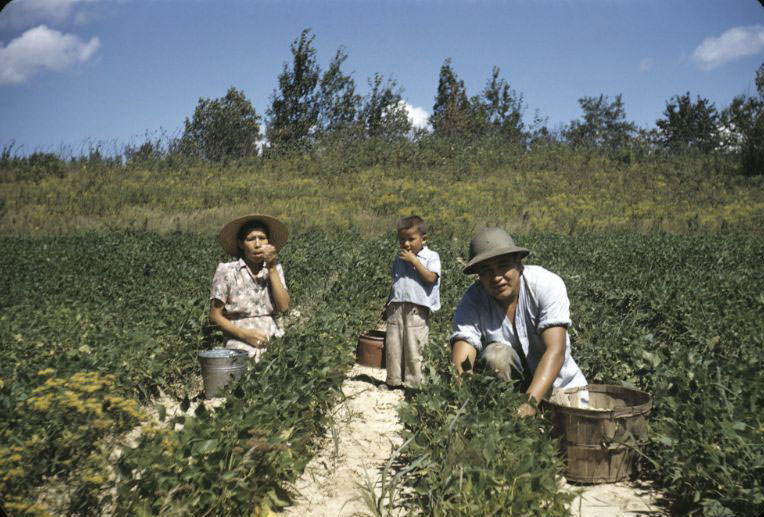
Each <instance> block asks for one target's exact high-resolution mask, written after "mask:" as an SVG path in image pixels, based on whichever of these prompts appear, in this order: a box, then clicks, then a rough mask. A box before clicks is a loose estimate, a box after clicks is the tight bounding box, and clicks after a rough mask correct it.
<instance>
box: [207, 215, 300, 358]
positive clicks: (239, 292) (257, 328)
mask: <svg viewBox="0 0 764 517" xmlns="http://www.w3.org/2000/svg"><path fill="white" fill-rule="evenodd" d="M287 236H288V230H287V227H286V226H285V225H284V224H283V223H282V222H281V221H279V220H278V219H275V218H273V217H269V216H267V215H260V214H256V215H248V216H245V217H240V218H239V219H235V220H233V221H231V222H229V223H228V224H226V225H225V226H224V227H223V229H222V230H221V231H220V234H219V235H218V241H219V242H220V245H221V246H222V247H223V249H224V250H225V251H226V252H227V253H228V254H229V255H231V256H232V257H235V258H236V260H234V261H232V262H223V263H220V264H218V267H217V270H216V271H215V276H214V278H213V279H212V289H211V290H210V320H212V322H213V323H214V324H215V325H217V326H218V327H220V329H221V330H222V331H223V333H224V334H225V336H226V341H225V346H226V348H234V349H239V350H244V351H246V352H247V353H248V354H249V356H250V357H254V358H255V360H256V361H257V360H259V359H260V356H261V355H262V353H263V352H264V351H265V347H266V346H267V343H268V340H269V339H270V338H271V337H272V336H281V335H283V333H284V332H283V331H282V330H281V329H280V328H279V326H278V325H277V324H276V320H275V319H274V317H273V315H274V313H276V312H284V311H286V310H287V309H288V308H289V292H288V291H287V288H286V281H285V280H284V270H283V269H282V268H281V264H279V261H278V252H279V251H280V250H281V248H282V247H283V246H284V244H286V241H287Z"/></svg>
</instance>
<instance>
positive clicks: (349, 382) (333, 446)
mask: <svg viewBox="0 0 764 517" xmlns="http://www.w3.org/2000/svg"><path fill="white" fill-rule="evenodd" d="M384 379H385V371H384V370H380V369H376V368H368V367H365V366H360V365H355V366H354V367H353V368H352V369H351V370H350V372H349V373H348V375H347V378H346V380H345V382H344V383H343V385H342V393H343V394H344V396H345V400H343V401H342V402H340V404H338V405H337V406H336V408H335V410H334V413H333V420H334V422H333V424H332V425H331V426H330V428H329V431H328V432H327V434H326V436H324V437H323V438H322V441H321V444H320V451H319V453H318V454H317V455H316V456H315V457H314V458H313V459H312V460H311V461H310V463H308V466H307V467H306V468H305V472H304V473H303V475H302V477H301V478H300V479H299V480H298V481H297V482H296V483H295V486H294V488H295V489H296V490H297V491H298V493H299V494H300V496H299V498H298V499H297V501H296V502H295V505H293V506H291V507H289V508H287V509H286V510H285V511H284V512H282V513H280V514H279V515H284V516H289V517H344V516H358V515H373V514H372V513H371V511H370V509H369V507H368V506H367V503H365V502H364V499H365V494H366V496H368V490H364V488H362V487H365V486H373V487H375V495H376V497H377V498H378V497H379V493H380V487H379V485H380V483H379V482H380V478H381V472H382V470H383V468H384V466H385V464H386V463H387V461H388V459H389V458H390V456H391V454H392V453H393V452H394V450H395V448H396V447H399V446H400V445H401V444H402V439H401V437H400V435H399V432H400V431H401V429H402V426H401V424H400V422H399V421H398V414H397V408H398V405H399V404H400V402H401V401H402V400H403V393H402V392H401V391H397V390H396V391H387V390H383V389H380V388H379V386H380V385H382V384H384ZM564 486H565V488H566V489H568V490H571V491H574V492H576V493H577V494H578V495H577V497H576V499H575V501H574V502H573V504H572V505H571V508H570V509H571V514H572V515H573V516H575V517H637V516H639V517H646V516H654V517H657V516H662V515H664V513H663V512H662V511H661V510H660V508H659V506H657V501H658V496H657V494H656V493H655V492H654V491H652V490H650V489H649V486H646V487H643V488H637V487H635V486H634V485H632V484H630V483H613V484H602V485H569V484H567V483H566V484H565V485H564ZM392 513H393V515H405V512H403V511H401V510H399V511H397V512H395V511H394V512H392Z"/></svg>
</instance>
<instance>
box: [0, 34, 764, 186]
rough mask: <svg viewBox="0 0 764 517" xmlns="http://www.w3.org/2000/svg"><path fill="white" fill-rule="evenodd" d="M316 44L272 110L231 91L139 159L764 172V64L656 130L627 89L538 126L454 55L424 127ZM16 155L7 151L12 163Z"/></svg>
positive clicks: (515, 100)
mask: <svg viewBox="0 0 764 517" xmlns="http://www.w3.org/2000/svg"><path fill="white" fill-rule="evenodd" d="M314 40H315V35H314V34H313V33H312V31H311V30H310V29H305V30H303V31H302V33H301V34H300V36H299V37H298V38H296V39H295V40H294V41H293V42H292V43H291V45H290V50H291V54H292V59H291V62H287V63H284V65H283V69H282V71H281V73H280V74H279V75H278V78H277V87H276V88H275V89H274V90H273V93H272V95H271V97H270V99H269V100H270V102H269V106H268V108H267V110H266V113H265V116H262V115H260V114H258V113H257V112H256V110H255V108H254V106H253V105H252V103H251V102H250V101H249V99H247V97H246V96H245V94H244V92H243V91H241V90H238V89H236V88H234V87H231V88H230V89H229V90H228V91H227V92H226V94H225V95H224V96H222V97H220V98H216V99H206V98H200V99H199V101H198V103H197V105H196V108H195V109H194V112H193V114H192V116H191V117H190V118H188V117H187V118H186V119H185V121H184V123H183V132H182V135H181V136H180V137H178V138H173V139H172V140H171V142H170V143H169V145H167V146H166V147H165V148H164V149H163V148H162V147H163V146H162V145H161V144H160V143H159V142H157V141H155V142H152V141H151V140H149V139H147V140H146V142H145V143H143V144H142V145H140V146H135V147H132V146H129V147H128V149H127V150H126V152H125V155H126V158H127V160H128V161H144V160H145V159H148V158H156V157H158V156H161V155H162V154H164V153H166V154H172V155H173V156H181V157H188V158H194V159H202V160H209V161H214V162H218V161H230V160H238V159H242V158H248V157H252V156H259V155H262V156H265V157H269V156H276V155H280V154H283V153H288V152H308V151H310V152H314V151H316V150H321V149H322V148H326V147H328V146H331V145H332V144H334V143H337V142H340V143H344V144H346V143H347V142H364V141H373V142H374V143H375V144H377V143H381V144H383V145H384V144H392V143H396V144H398V145H406V144H409V143H413V144H423V143H424V144H426V143H429V142H437V143H443V142H445V143H449V142H451V143H453V144H458V145H460V146H464V145H470V144H481V143H486V142H489V143H490V144H492V145H500V146H512V148H513V149H517V152H527V151H529V150H532V149H533V148H535V147H538V146H544V145H564V146H569V147H572V148H574V149H582V150H585V151H587V152H589V151H596V152H600V153H605V154H608V155H612V156H616V157H617V156H618V155H619V153H621V154H623V153H624V152H628V151H629V150H633V149H635V148H638V149H641V150H644V151H647V152H648V153H660V152H671V153H677V152H696V153H714V154H719V153H723V154H731V155H734V156H735V158H736V159H737V160H738V164H739V170H740V171H741V172H742V173H744V174H746V175H761V174H764V63H762V65H761V66H760V67H759V69H758V70H757V72H756V78H755V79H756V93H755V94H754V95H752V96H748V95H738V96H736V97H735V98H733V99H732V101H731V102H730V104H729V106H727V107H725V108H723V109H721V110H717V108H716V106H715V105H714V104H713V103H712V102H711V101H709V100H708V99H706V98H703V97H701V96H696V97H695V98H694V99H693V98H692V96H691V95H690V92H689V91H688V92H686V93H683V94H679V95H675V96H673V97H671V98H670V99H668V100H667V101H666V107H665V110H664V111H663V114H662V117H661V118H659V119H658V120H657V121H656V123H655V128H651V129H645V128H639V127H638V126H637V125H636V124H635V123H634V122H632V121H629V120H628V119H627V117H626V111H625V108H624V103H623V98H622V96H621V95H620V94H619V95H616V96H615V97H613V98H611V97H609V96H606V95H599V96H598V97H582V98H580V99H578V103H579V106H580V108H581V112H582V115H581V117H580V118H579V119H576V120H573V121H571V122H570V123H568V124H564V125H562V126H561V127H558V128H556V129H550V128H549V127H548V125H547V119H546V118H544V117H542V116H540V115H539V113H538V111H537V112H536V113H535V115H534V116H533V120H532V121H531V122H526V121H525V116H524V115H525V111H526V109H527V106H526V104H525V102H524V99H523V95H522V94H521V93H519V92H517V91H515V90H514V89H512V88H511V87H510V84H509V82H508V81H507V80H506V79H505V78H503V77H502V76H501V71H500V69H499V68H498V67H493V69H492V70H491V74H490V76H489V77H488V79H487V81H486V84H485V87H484V88H483V89H482V90H481V91H480V92H479V93H477V94H474V95H471V96H470V95H468V93H467V90H466V88H465V85H464V81H463V80H461V79H460V78H459V76H458V74H457V73H456V71H455V70H454V67H453V64H452V62H451V59H450V58H447V59H445V61H444V62H443V64H442V65H441V67H440V73H439V77H438V87H437V92H436V94H435V100H434V104H433V106H432V114H431V115H430V117H429V121H428V122H429V129H421V128H420V129H415V128H413V127H412V123H411V121H410V119H409V116H408V110H407V109H406V105H405V102H404V100H403V90H402V88H401V87H400V86H399V85H398V84H397V82H396V81H395V80H394V79H392V78H387V79H386V78H384V77H383V76H382V75H381V74H378V73H377V74H375V75H374V76H373V77H371V78H369V79H368V86H369V91H368V93H367V94H366V95H365V96H362V95H360V94H359V93H358V91H357V88H356V82H355V80H354V79H353V77H352V76H351V75H350V74H348V73H346V72H345V71H344V70H343V65H344V63H345V61H346V60H347V57H348V55H347V52H346V51H345V49H344V48H341V47H340V48H339V49H337V51H336V53H335V55H334V57H333V59H332V60H331V62H330V63H329V66H328V67H327V68H326V69H325V70H322V69H321V67H320V66H319V63H318V61H317V57H316V48H315V46H314ZM35 154H41V153H35ZM9 155H10V150H9V148H6V149H5V150H4V151H3V156H1V157H0V160H5V159H8V158H9ZM35 158H36V159H37V160H38V161H39V160H40V157H39V156H36V157H35ZM43 158H44V157H43Z"/></svg>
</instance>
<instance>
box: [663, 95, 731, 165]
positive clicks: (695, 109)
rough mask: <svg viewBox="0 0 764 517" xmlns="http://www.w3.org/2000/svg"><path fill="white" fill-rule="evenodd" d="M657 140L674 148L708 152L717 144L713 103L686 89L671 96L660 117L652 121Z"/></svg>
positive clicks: (717, 117)
mask: <svg viewBox="0 0 764 517" xmlns="http://www.w3.org/2000/svg"><path fill="white" fill-rule="evenodd" d="M655 125H656V126H658V131H659V141H660V143H661V144H663V145H664V146H666V147H667V148H669V149H671V150H674V151H686V150H691V149H692V150H698V151H701V152H706V153H707V152H711V151H713V150H714V149H716V148H717V147H718V145H719V133H718V127H719V114H718V113H717V111H716V107H715V106H714V104H713V103H712V102H711V101H709V100H708V99H706V98H703V97H700V96H697V97H696V98H695V102H692V99H691V98H690V92H687V93H685V94H684V95H675V96H673V97H672V98H671V99H670V100H668V101H667V102H666V109H665V110H664V112H663V118H661V119H658V120H656V121H655Z"/></svg>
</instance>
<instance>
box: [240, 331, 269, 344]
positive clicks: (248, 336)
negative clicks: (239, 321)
mask: <svg viewBox="0 0 764 517" xmlns="http://www.w3.org/2000/svg"><path fill="white" fill-rule="evenodd" d="M239 332H240V336H239V337H240V338H241V339H242V341H244V342H246V343H247V344H249V345H252V346H253V347H255V348H265V346H266V345H267V344H268V335H267V334H266V333H265V332H263V331H262V330H260V329H245V328H243V329H241V330H240V331H239Z"/></svg>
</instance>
